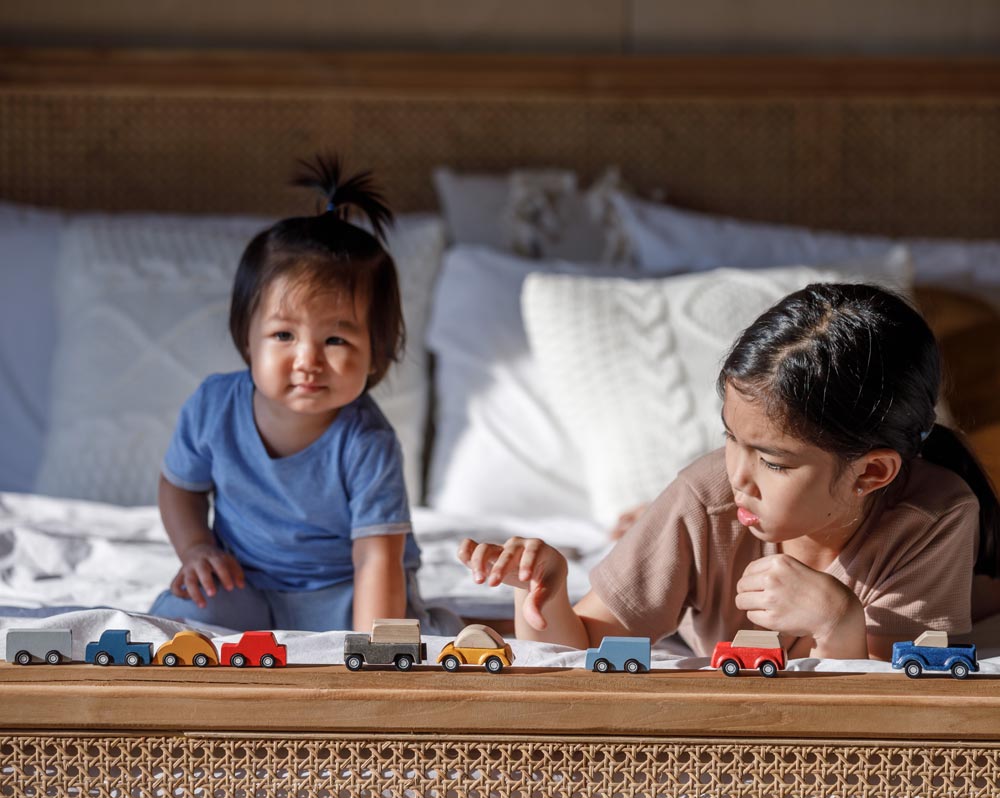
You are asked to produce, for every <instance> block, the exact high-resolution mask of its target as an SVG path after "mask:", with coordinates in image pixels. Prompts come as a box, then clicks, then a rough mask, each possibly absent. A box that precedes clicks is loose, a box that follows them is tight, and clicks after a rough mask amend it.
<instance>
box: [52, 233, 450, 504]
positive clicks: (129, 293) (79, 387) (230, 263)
mask: <svg viewBox="0 0 1000 798" xmlns="http://www.w3.org/2000/svg"><path fill="white" fill-rule="evenodd" d="M404 219H405V217H404ZM267 224H268V222H267V221H266V220H262V219H249V218H207V217H180V216H132V215H126V216H92V217H81V218H78V219H76V220H74V221H73V222H72V223H71V224H70V227H69V229H68V231H67V233H66V235H65V240H64V242H63V248H62V252H61V256H60V263H59V274H58V308H59V316H60V337H59V344H58V346H57V351H56V354H55V364H54V371H53V379H52V390H53V397H52V412H51V426H50V431H49V436H48V440H47V443H46V447H45V452H44V456H43V461H42V467H41V469H40V472H39V477H38V482H37V490H38V491H39V492H41V493H47V494H52V495H58V496H67V497H73V498H86V499H95V500H101V501H108V502H113V503H117V504H129V505H132V504H151V503H155V501H156V485H157V474H158V472H159V466H160V461H161V459H162V457H163V453H164V451H165V450H166V446H167V443H168V441H169V438H170V434H171V432H172V430H173V425H174V422H175V420H176V417H177V413H178V411H179V409H180V407H181V405H182V404H183V402H184V400H185V399H186V398H187V397H188V396H189V395H190V394H191V393H192V392H193V391H194V389H195V388H196V387H197V386H198V384H199V383H200V382H201V380H202V379H204V377H205V376H207V375H208V374H211V373H213V372H219V371H228V370H232V369H237V368H241V367H243V361H242V360H241V358H240V357H239V355H238V354H237V352H236V350H235V348H234V347H233V344H232V342H231V340H230V338H229V332H228V314H229V298H230V292H231V289H232V279H233V275H234V274H235V270H236V266H237V264H238V262H239V257H240V255H241V253H242V251H243V249H244V248H245V246H246V244H247V243H248V241H249V240H250V238H251V237H252V236H253V235H255V234H256V233H257V232H259V231H260V230H261V229H263V228H264V227H266V226H267ZM389 243H390V248H391V249H393V251H394V254H395V255H396V260H397V265H398V267H399V271H400V274H401V287H402V291H403V302H404V313H405V314H406V316H407V321H408V323H409V326H410V330H411V334H412V336H413V340H414V342H415V345H414V347H413V348H412V349H411V350H410V356H411V357H412V358H413V360H414V361H415V362H414V363H408V362H404V363H403V364H402V367H401V368H399V369H398V371H397V372H396V373H393V374H392V376H391V378H387V381H386V384H385V386H384V387H383V386H379V387H378V391H377V392H376V393H375V395H376V398H377V399H379V401H380V403H381V404H382V405H383V407H384V409H385V410H386V414H387V416H388V417H389V420H390V421H391V422H392V423H393V424H394V425H395V426H396V428H397V431H398V432H399V434H400V439H401V441H402V442H403V445H404V456H405V457H406V462H407V467H408V469H410V470H409V472H408V475H407V476H408V478H409V479H410V480H411V481H410V484H409V487H410V489H411V491H412V492H413V494H414V496H416V495H418V493H417V492H418V491H419V489H420V483H419V480H418V479H417V478H416V476H417V475H419V469H420V462H421V451H420V449H419V445H420V442H421V434H422V432H423V427H424V416H425V412H426V404H425V402H426V399H425V396H426V388H427V385H426V378H425V377H424V369H423V363H424V362H425V359H426V355H425V354H424V353H423V351H422V348H421V347H420V345H419V342H420V340H421V337H422V332H423V330H422V325H423V324H424V322H425V319H426V315H427V310H426V305H427V303H428V302H429V297H430V282H431V281H432V280H433V276H434V272H436V270H437V268H438V264H439V262H440V255H441V248H442V244H443V230H442V227H441V223H440V221H439V220H438V219H437V218H436V217H418V218H417V219H416V220H415V221H414V222H413V223H412V224H408V223H406V222H405V221H403V220H401V223H400V224H399V225H398V227H397V228H396V230H395V232H394V233H393V234H392V236H391V239H390V242H389ZM414 446H417V447H418V448H417V449H416V450H415V451H414V450H413V449H412V447H414Z"/></svg>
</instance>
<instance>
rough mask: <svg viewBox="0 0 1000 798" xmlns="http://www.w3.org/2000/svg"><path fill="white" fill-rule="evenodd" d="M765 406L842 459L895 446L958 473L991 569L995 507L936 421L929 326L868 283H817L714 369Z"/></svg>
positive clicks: (980, 477)
mask: <svg viewBox="0 0 1000 798" xmlns="http://www.w3.org/2000/svg"><path fill="white" fill-rule="evenodd" d="M727 384H728V385H732V387H733V388H734V389H736V390H738V391H740V392H741V393H743V394H745V395H747V396H752V397H753V398H754V399H755V400H758V401H762V402H763V403H764V409H765V412H766V413H767V415H768V416H769V417H770V418H772V419H774V420H776V421H778V422H779V423H781V424H783V425H785V426H786V427H787V428H788V429H789V430H790V431H791V432H792V434H794V435H795V436H796V437H798V438H800V439H801V440H803V441H806V442H807V443H811V444H813V445H815V446H818V447H820V448H822V449H824V450H826V451H828V452H831V453H833V454H835V455H837V456H839V457H840V458H841V459H842V460H844V461H849V460H853V459H856V458H858V457H861V456H862V455H864V454H867V453H868V452H870V451H872V450H873V449H882V448H886V449H894V450H896V451H897V452H899V454H900V456H901V457H902V460H903V467H904V468H906V467H908V464H909V463H910V462H911V461H912V460H913V459H914V458H915V457H917V456H918V455H919V456H922V457H923V458H924V459H925V460H928V461H930V462H932V463H936V464H938V465H941V466H944V467H945V468H948V469H950V470H951V471H954V472H956V473H957V474H958V475H959V476H961V477H962V478H963V479H964V480H965V481H966V483H967V484H968V485H969V487H970V488H971V489H972V491H973V492H974V493H975V494H976V497H977V498H978V499H979V520H980V532H979V535H980V539H979V554H978V557H977V559H976V566H975V571H976V573H985V574H989V575H990V576H996V574H997V543H998V538H1000V504H998V501H997V496H996V493H995V491H994V489H993V486H992V484H991V483H990V480H989V477H988V476H987V475H986V473H985V471H984V470H983V468H982V466H981V465H980V464H979V462H978V461H977V460H976V458H975V456H974V455H973V454H972V452H971V451H970V450H969V449H968V447H966V445H965V444H964V443H963V442H962V440H961V438H960V437H959V435H958V434H957V433H956V432H954V431H953V430H951V429H948V428H947V427H945V426H942V425H941V424H936V423H935V421H934V418H935V405H936V404H937V399H938V392H939V390H940V387H941V355H940V351H939V349H938V344H937V341H936V340H935V338H934V334H933V333H932V332H931V329H930V327H928V325H927V322H926V321H924V318H923V317H922V316H921V315H920V313H918V312H917V311H916V310H915V309H914V308H912V307H911V306H910V305H909V304H908V303H907V302H906V301H905V300H904V299H903V298H902V297H899V296H897V295H896V294H894V293H892V292H890V291H887V290H885V289H883V288H879V287H877V286H873V285H854V284H852V285H847V284H837V283H816V284H813V285H809V286H806V287H805V288H803V289H802V290H801V291H796V292H795V293H793V294H789V295H788V296H786V297H785V298H784V299H782V300H781V301H780V302H778V303H777V304H776V305H774V306H773V307H772V308H770V309H769V310H767V311H765V312H764V313H763V314H762V315H761V316H760V317H759V318H758V319H757V320H756V321H755V322H754V323H753V324H751V325H750V326H749V327H748V328H747V329H746V330H744V331H743V333H742V334H741V335H740V337H739V339H737V341H736V343H735V344H734V345H733V348H732V350H731V351H730V352H729V355H728V356H727V358H726V360H725V363H724V364H723V366H722V370H721V372H720V373H719V379H718V382H717V385H716V387H717V389H718V391H719V394H720V396H725V390H726V385H727Z"/></svg>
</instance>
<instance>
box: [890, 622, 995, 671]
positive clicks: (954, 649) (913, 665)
mask: <svg viewBox="0 0 1000 798" xmlns="http://www.w3.org/2000/svg"><path fill="white" fill-rule="evenodd" d="M892 667H894V668H902V669H903V671H904V672H905V673H906V675H907V676H909V677H910V678H911V679H916V678H917V677H918V676H920V674H921V673H923V672H924V671H951V675H952V676H954V677H955V678H956V679H964V678H965V677H966V676H968V675H969V674H970V673H975V672H976V671H978V670H979V663H978V661H977V660H976V647H975V645H973V644H971V643H970V644H968V645H951V646H949V645H948V633H947V632H924V633H923V634H922V635H920V637H918V638H917V639H916V640H914V641H913V642H912V643H911V642H907V643H893V645H892Z"/></svg>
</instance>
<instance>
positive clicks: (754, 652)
mask: <svg viewBox="0 0 1000 798" xmlns="http://www.w3.org/2000/svg"><path fill="white" fill-rule="evenodd" d="M785 662H786V660H785V650H784V649H783V648H782V647H781V642H780V641H779V640H778V633H777V632H761V631H756V630H753V629H742V630H740V631H739V632H737V633H736V637H734V638H733V642H732V643H726V642H722V643H716V645H715V651H714V652H712V667H713V668H721V669H722V672H723V673H724V674H726V676H739V673H740V670H742V669H748V670H749V669H752V668H756V669H758V670H760V673H761V675H762V676H767V677H768V678H770V677H772V676H774V675H775V674H777V673H778V671H779V670H784V669H785Z"/></svg>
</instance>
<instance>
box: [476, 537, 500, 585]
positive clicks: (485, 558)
mask: <svg viewBox="0 0 1000 798" xmlns="http://www.w3.org/2000/svg"><path fill="white" fill-rule="evenodd" d="M499 548H500V547H499V546H496V545H494V544H492V543H480V544H479V545H477V546H476V548H475V549H474V550H473V552H472V557H471V558H470V560H469V567H470V568H472V578H473V579H474V580H475V581H476V582H479V583H482V582H483V581H484V580H485V579H486V572H487V571H488V570H489V569H490V568H491V567H492V566H493V560H494V558H495V557H496V556H497V554H498V553H499V552H498V551H497V550H498V549H499Z"/></svg>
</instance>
